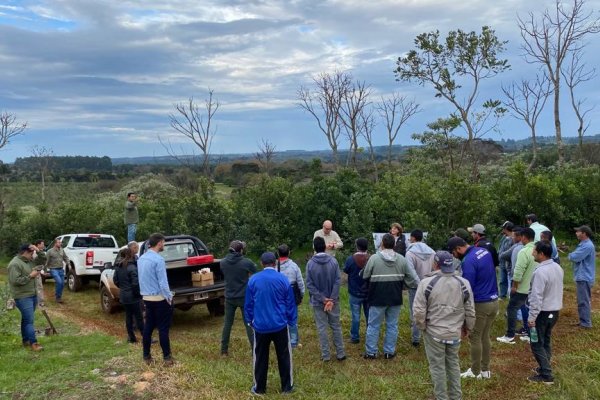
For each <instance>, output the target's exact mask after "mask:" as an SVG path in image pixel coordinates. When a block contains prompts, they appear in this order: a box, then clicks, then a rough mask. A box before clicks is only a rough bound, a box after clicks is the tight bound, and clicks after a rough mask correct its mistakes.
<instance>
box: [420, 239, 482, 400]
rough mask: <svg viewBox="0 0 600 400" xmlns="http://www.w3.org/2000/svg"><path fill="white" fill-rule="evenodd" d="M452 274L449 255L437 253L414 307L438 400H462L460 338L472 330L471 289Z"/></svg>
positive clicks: (466, 283)
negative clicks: (431, 270) (459, 356)
mask: <svg viewBox="0 0 600 400" xmlns="http://www.w3.org/2000/svg"><path fill="white" fill-rule="evenodd" d="M455 272H456V271H455V269H454V260H453V257H452V255H451V254H450V253H448V252H447V251H438V252H437V253H436V254H435V262H434V271H433V273H429V274H428V277H427V278H425V279H424V280H422V281H421V283H419V288H418V289H417V294H416V296H415V302H414V306H413V307H414V309H413V313H414V318H415V322H416V325H417V327H418V328H419V329H421V330H422V331H424V336H425V352H426V353H427V361H428V362H429V372H430V374H431V380H432V381H433V391H434V394H435V398H436V399H438V400H444V399H460V398H462V391H461V388H460V364H459V358H458V350H459V349H460V340H461V337H464V336H466V335H468V333H469V332H470V331H471V330H472V329H473V327H474V326H475V307H474V306H473V292H472V291H471V285H470V284H469V281H467V280H466V279H463V278H461V277H459V276H457V275H456V273H455Z"/></svg>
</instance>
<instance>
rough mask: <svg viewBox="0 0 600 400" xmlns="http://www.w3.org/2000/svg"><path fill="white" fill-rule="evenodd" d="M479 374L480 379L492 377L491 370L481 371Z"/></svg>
mask: <svg viewBox="0 0 600 400" xmlns="http://www.w3.org/2000/svg"><path fill="white" fill-rule="evenodd" d="M479 375H480V376H481V378H482V379H490V378H491V377H492V371H481V372H480V373H479Z"/></svg>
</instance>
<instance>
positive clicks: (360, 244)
mask: <svg viewBox="0 0 600 400" xmlns="http://www.w3.org/2000/svg"><path fill="white" fill-rule="evenodd" d="M354 243H355V244H356V249H357V250H358V251H367V249H368V248H369V241H368V240H367V239H365V238H364V237H359V238H358V239H356V241H355V242H354Z"/></svg>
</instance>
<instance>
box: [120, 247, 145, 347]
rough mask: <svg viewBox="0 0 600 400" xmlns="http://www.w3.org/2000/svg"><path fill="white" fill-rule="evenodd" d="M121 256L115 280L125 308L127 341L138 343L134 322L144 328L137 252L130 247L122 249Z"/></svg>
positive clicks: (140, 329)
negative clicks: (133, 251)
mask: <svg viewBox="0 0 600 400" xmlns="http://www.w3.org/2000/svg"><path fill="white" fill-rule="evenodd" d="M119 258H120V259H121V261H120V262H119V263H118V264H117V266H116V269H115V273H114V275H113V281H114V283H115V285H116V286H117V287H118V288H119V289H120V290H121V292H120V293H119V300H120V301H121V304H122V305H123V307H124V308H125V327H126V328H127V342H129V343H136V342H137V338H136V337H135V330H134V323H135V324H136V325H137V328H138V330H139V331H140V332H143V330H144V318H143V317H142V304H141V299H142V296H141V294H140V284H139V281H138V271H137V261H136V260H135V254H133V253H132V251H131V250H130V249H129V248H125V249H123V250H121V251H120V252H119Z"/></svg>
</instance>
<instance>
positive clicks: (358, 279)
mask: <svg viewBox="0 0 600 400" xmlns="http://www.w3.org/2000/svg"><path fill="white" fill-rule="evenodd" d="M368 260H369V255H368V254H367V253H354V254H353V255H351V256H350V257H348V258H347V259H346V263H345V264H344V272H345V273H347V274H348V293H350V294H351V295H352V296H354V297H358V298H361V299H366V298H367V295H368V294H369V282H367V281H365V280H364V279H363V278H362V276H360V271H361V270H362V269H363V268H364V267H365V265H367V261H368Z"/></svg>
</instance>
